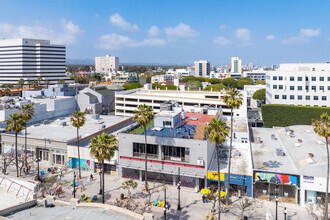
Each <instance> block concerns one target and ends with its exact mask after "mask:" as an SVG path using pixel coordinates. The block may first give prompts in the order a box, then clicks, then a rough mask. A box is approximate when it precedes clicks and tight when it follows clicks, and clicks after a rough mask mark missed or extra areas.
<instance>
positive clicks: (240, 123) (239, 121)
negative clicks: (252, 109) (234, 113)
mask: <svg viewBox="0 0 330 220" xmlns="http://www.w3.org/2000/svg"><path fill="white" fill-rule="evenodd" d="M222 120H223V121H224V122H226V124H227V126H229V127H230V117H226V116H224V117H222ZM233 122H234V126H233V131H234V132H248V120H247V118H244V117H234V121H233Z"/></svg>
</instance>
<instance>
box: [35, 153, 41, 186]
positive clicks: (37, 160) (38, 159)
mask: <svg viewBox="0 0 330 220" xmlns="http://www.w3.org/2000/svg"><path fill="white" fill-rule="evenodd" d="M40 161H41V159H40V157H39V158H37V159H36V162H37V164H38V175H37V178H38V181H39V180H40V176H39V162H40Z"/></svg>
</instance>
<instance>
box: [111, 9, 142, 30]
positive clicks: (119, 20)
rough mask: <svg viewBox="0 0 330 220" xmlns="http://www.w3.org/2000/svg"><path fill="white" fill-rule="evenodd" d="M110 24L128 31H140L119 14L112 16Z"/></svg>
mask: <svg viewBox="0 0 330 220" xmlns="http://www.w3.org/2000/svg"><path fill="white" fill-rule="evenodd" d="M110 23H111V24H113V25H115V26H117V27H119V28H121V29H123V30H126V31H134V30H138V29H139V28H138V26H137V25H136V24H131V23H129V22H127V21H125V19H124V18H123V17H121V16H120V14H118V13H116V14H114V15H111V16H110Z"/></svg>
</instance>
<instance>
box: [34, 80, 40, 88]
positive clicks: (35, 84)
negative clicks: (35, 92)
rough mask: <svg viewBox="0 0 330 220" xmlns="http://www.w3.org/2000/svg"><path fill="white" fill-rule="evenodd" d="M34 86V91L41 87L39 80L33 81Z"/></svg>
mask: <svg viewBox="0 0 330 220" xmlns="http://www.w3.org/2000/svg"><path fill="white" fill-rule="evenodd" d="M32 85H33V89H38V87H39V83H38V81H37V80H33V82H32Z"/></svg>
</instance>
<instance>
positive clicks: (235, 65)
mask: <svg viewBox="0 0 330 220" xmlns="http://www.w3.org/2000/svg"><path fill="white" fill-rule="evenodd" d="M230 72H231V73H240V74H241V73H242V60H240V59H238V57H232V58H231V71H230Z"/></svg>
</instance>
